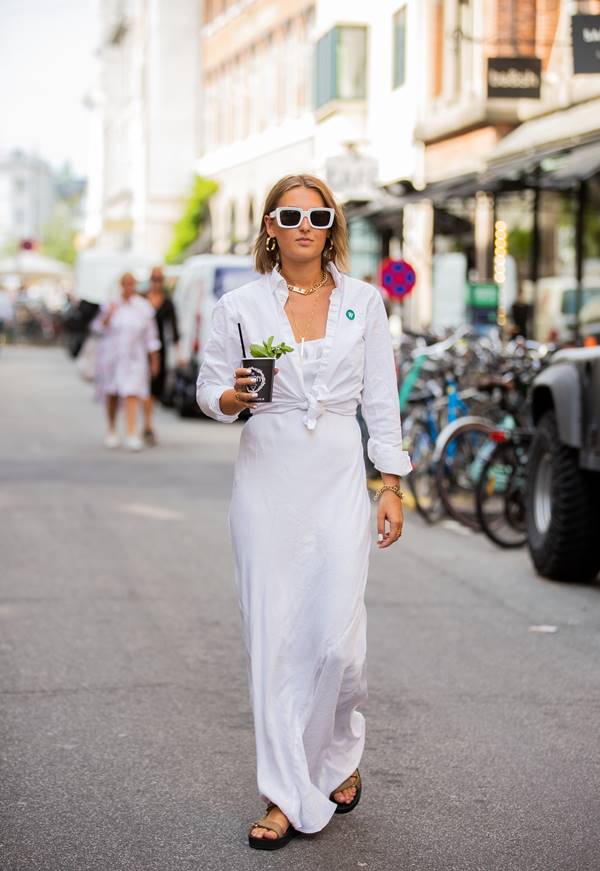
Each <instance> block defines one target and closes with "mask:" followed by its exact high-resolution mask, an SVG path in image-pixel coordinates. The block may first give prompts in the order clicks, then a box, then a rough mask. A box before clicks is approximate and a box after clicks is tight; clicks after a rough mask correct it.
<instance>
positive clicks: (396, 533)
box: [377, 490, 404, 548]
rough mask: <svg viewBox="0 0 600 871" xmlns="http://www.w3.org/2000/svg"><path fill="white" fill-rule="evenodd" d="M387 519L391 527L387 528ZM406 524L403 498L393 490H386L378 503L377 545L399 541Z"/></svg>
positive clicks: (386, 544) (381, 546)
mask: <svg viewBox="0 0 600 871" xmlns="http://www.w3.org/2000/svg"><path fill="white" fill-rule="evenodd" d="M386 521H387V523H388V525H389V529H388V530H386V528H385V526H386ZM403 526H404V511H403V508H402V500H401V499H400V498H399V497H398V496H397V495H396V494H395V493H394V492H393V491H392V490H384V492H383V493H382V494H381V496H380V497H379V501H378V503H377V532H378V541H377V547H379V548H384V547H389V546H390V544H393V543H394V542H395V541H398V539H399V538H400V536H401V535H402V527H403Z"/></svg>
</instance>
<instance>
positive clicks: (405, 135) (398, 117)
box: [196, 0, 423, 275]
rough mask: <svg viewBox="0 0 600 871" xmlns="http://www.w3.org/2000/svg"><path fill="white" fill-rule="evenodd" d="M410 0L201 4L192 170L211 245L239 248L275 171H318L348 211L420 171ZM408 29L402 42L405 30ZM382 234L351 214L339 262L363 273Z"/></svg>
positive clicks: (415, 7) (418, 23)
mask: <svg viewBox="0 0 600 871" xmlns="http://www.w3.org/2000/svg"><path fill="white" fill-rule="evenodd" d="M419 7H420V4H419V3H418V2H415V0H382V2H379V3H378V4H371V5H370V6H369V5H368V4H365V3H364V2H360V0H346V2H340V0H327V2H325V0H290V2H286V3H279V2H276V0H247V2H234V3H227V2H213V3H206V4H205V17H204V22H203V28H202V45H203V49H202V54H203V81H204V108H205V111H204V123H203V141H202V146H201V152H200V156H199V159H198V161H197V164H196V167H197V172H198V173H199V174H200V175H205V176H208V177H210V178H213V179H215V180H216V181H217V182H218V184H219V192H218V193H217V194H216V195H215V196H214V197H213V198H212V200H211V205H210V209H211V222H212V240H213V241H212V246H213V250H214V251H216V252H225V251H231V252H237V253H246V252H248V251H249V250H250V249H251V246H252V241H253V238H254V236H255V234H256V230H257V227H258V225H259V223H260V220H261V219H262V214H261V212H262V207H263V203H264V199H265V195H266V193H267V191H268V190H269V188H270V187H271V185H272V184H273V183H274V182H275V181H276V180H277V179H278V178H280V177H281V176H283V175H285V174H287V173H294V172H311V173H315V174H317V175H319V176H322V177H323V178H325V179H326V180H327V181H328V182H329V183H330V184H331V186H332V188H333V189H334V192H335V193H336V195H337V196H338V197H339V198H340V200H341V201H342V202H343V203H345V204H346V205H347V207H348V212H349V215H350V214H351V209H350V207H351V206H352V205H353V204H362V203H368V202H370V201H372V200H374V199H376V198H380V197H381V195H382V194H381V192H380V186H381V185H382V184H386V183H392V182H393V181H395V180H397V179H399V178H402V179H405V178H409V179H412V178H414V177H415V176H418V175H419V174H420V173H422V166H421V164H422V156H421V153H422V148H421V147H420V146H418V145H415V144H414V142H413V129H414V125H415V121H416V116H417V107H418V102H419V95H420V87H421V85H420V77H419V69H420V66H419V63H418V39H415V38H414V37H415V35H416V34H417V33H418V31H419V28H420V27H422V26H423V18H422V16H421V14H420V12H419ZM411 33H412V34H413V38H411V37H410V34H411ZM397 217H398V216H396V218H395V219H394V220H395V221H396V224H397V226H395V225H394V226H392V227H386V228H385V233H384V234H383V237H382V234H381V233H380V232H379V230H378V229H377V228H374V227H373V225H372V222H370V221H365V220H363V219H362V218H360V216H358V217H356V218H351V221H350V230H351V259H352V262H351V269H352V271H353V272H354V274H357V275H364V274H367V273H370V274H373V273H374V271H375V270H376V266H377V264H378V263H379V262H380V260H381V255H382V238H384V239H385V241H386V244H388V243H389V241H390V238H391V237H393V236H394V235H395V236H397V237H399V238H400V237H401V221H400V220H396V219H397Z"/></svg>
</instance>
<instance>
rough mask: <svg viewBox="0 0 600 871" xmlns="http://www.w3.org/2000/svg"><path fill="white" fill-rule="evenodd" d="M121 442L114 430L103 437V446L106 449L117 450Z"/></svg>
mask: <svg viewBox="0 0 600 871" xmlns="http://www.w3.org/2000/svg"><path fill="white" fill-rule="evenodd" d="M120 444H121V442H120V441H119V436H118V435H117V433H116V432H114V430H109V431H108V432H107V433H106V435H105V437H104V446H105V447H106V448H111V449H112V448H118V447H119V445H120Z"/></svg>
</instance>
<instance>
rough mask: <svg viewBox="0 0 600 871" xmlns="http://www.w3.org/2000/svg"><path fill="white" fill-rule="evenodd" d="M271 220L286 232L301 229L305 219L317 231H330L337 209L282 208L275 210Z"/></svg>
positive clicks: (270, 216)
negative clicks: (273, 219)
mask: <svg viewBox="0 0 600 871" xmlns="http://www.w3.org/2000/svg"><path fill="white" fill-rule="evenodd" d="M269 218H275V220H276V221H277V223H278V224H279V226H280V227H282V228H283V229H284V230H294V229H295V228H296V227H299V226H300V224H301V223H302V221H303V220H304V218H308V223H309V224H310V226H311V227H313V228H314V229H315V230H328V229H329V227H331V226H332V225H333V221H334V218H335V209H326V208H324V207H323V208H319V209H297V208H295V207H294V206H291V207H290V206H280V207H279V208H277V209H274V210H273V211H272V212H271V213H270V214H269Z"/></svg>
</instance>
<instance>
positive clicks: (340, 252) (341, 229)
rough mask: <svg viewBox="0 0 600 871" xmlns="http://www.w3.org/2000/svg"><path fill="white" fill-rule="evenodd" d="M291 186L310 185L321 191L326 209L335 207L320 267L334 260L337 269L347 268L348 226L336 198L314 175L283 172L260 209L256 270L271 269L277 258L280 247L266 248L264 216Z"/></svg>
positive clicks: (311, 187)
mask: <svg viewBox="0 0 600 871" xmlns="http://www.w3.org/2000/svg"><path fill="white" fill-rule="evenodd" d="M293 188H310V189H311V190H314V191H318V193H320V194H321V197H322V199H323V203H324V205H325V206H326V207H327V208H329V209H334V210H335V218H334V221H333V226H332V227H331V229H330V230H329V234H328V237H327V242H326V244H325V247H324V248H323V253H322V254H321V261H322V264H323V268H324V267H325V266H326V265H327V263H334V264H335V266H336V267H337V268H338V269H339V270H340V271H342V270H344V269H345V268H346V261H347V259H348V228H347V226H346V218H345V217H344V213H343V212H342V210H341V208H340V206H339V205H338V203H337V202H336V200H335V197H334V196H333V194H332V192H331V190H330V189H329V188H328V187H327V185H326V184H325V182H324V181H321V179H320V178H317V177H316V176H314V175H286V176H284V177H283V178H281V179H279V181H278V182H276V183H275V184H274V185H273V187H272V188H271V190H270V191H269V193H268V194H267V199H266V200H265V205H264V208H263V210H262V215H263V217H262V223H261V227H260V232H259V234H258V237H257V239H256V242H255V243H254V264H255V267H256V271H257V272H261V273H263V274H264V273H267V272H271V270H272V269H273V267H274V266H275V265H276V264H277V263H278V262H279V247H278V246H277V245H275V246H274V247H275V250H274V251H267V240H268V238H269V234H268V233H267V228H266V226H265V221H264V216H265V215H269V214H270V213H271V212H272V211H273V209H276V208H277V206H278V205H279V200H280V199H281V197H282V196H283V195H284V194H285V193H287V192H288V191H291V190H293Z"/></svg>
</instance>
